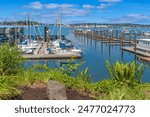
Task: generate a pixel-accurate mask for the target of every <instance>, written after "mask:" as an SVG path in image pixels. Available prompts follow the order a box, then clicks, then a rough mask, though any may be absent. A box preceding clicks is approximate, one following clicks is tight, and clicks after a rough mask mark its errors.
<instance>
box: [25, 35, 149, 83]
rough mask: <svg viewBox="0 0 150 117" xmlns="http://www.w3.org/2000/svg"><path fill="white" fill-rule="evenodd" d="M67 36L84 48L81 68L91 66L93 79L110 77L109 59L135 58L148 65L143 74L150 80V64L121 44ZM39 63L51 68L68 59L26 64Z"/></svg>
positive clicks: (127, 59) (123, 59) (111, 61)
mask: <svg viewBox="0 0 150 117" xmlns="http://www.w3.org/2000/svg"><path fill="white" fill-rule="evenodd" d="M67 38H68V39H70V40H71V41H72V42H73V44H74V45H75V46H76V47H79V48H82V49H83V50H84V52H85V54H84V57H83V61H84V64H83V66H82V67H81V69H85V68H86V67H88V68H89V73H90V74H91V75H92V77H91V81H93V82H96V81H100V80H103V79H104V78H108V77H109V73H108V70H107V67H106V64H105V62H106V60H109V61H110V63H115V62H116V61H117V60H118V61H123V62H132V61H134V60H135V61H138V62H139V63H143V64H145V65H147V68H146V70H145V73H144V76H143V81H144V82H150V79H149V75H150V67H149V66H150V64H149V63H146V62H142V61H139V59H138V56H136V55H134V54H132V53H129V52H126V51H123V50H122V49H121V47H120V46H110V45H108V44H107V43H101V42H100V41H98V40H94V39H92V38H87V37H83V36H77V35H74V34H72V33H71V34H69V35H68V37H67ZM80 61H81V60H76V61H75V63H79V62H80ZM37 63H40V64H45V63H46V64H47V65H48V66H49V67H51V68H59V67H61V66H62V65H63V64H66V63H67V60H42V61H31V62H30V61H28V62H26V64H25V65H26V66H30V67H32V66H33V65H34V64H37Z"/></svg>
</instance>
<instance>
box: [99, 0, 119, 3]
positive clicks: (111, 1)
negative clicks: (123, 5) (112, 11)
mask: <svg viewBox="0 0 150 117" xmlns="http://www.w3.org/2000/svg"><path fill="white" fill-rule="evenodd" d="M99 2H109V3H118V2H122V0H99Z"/></svg>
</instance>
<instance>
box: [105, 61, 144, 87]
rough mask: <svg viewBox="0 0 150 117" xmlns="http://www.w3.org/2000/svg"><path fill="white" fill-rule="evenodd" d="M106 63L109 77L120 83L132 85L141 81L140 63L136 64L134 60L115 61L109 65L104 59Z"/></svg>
mask: <svg viewBox="0 0 150 117" xmlns="http://www.w3.org/2000/svg"><path fill="white" fill-rule="evenodd" d="M106 65H107V68H108V71H109V73H110V77H111V79H113V80H115V81H116V82H117V83H119V84H120V85H122V84H128V85H130V86H134V85H136V84H139V83H140V82H141V78H142V75H143V73H144V68H143V67H142V66H143V65H142V64H141V65H138V64H137V63H136V62H132V63H122V62H118V61H117V62H116V63H115V64H113V65H110V63H109V62H108V61H106Z"/></svg>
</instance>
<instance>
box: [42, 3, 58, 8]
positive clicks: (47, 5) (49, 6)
mask: <svg viewBox="0 0 150 117" xmlns="http://www.w3.org/2000/svg"><path fill="white" fill-rule="evenodd" d="M44 6H45V7H46V8H48V9H54V8H58V7H59V5H58V4H54V3H51V4H45V5H44Z"/></svg>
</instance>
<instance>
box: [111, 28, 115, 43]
mask: <svg viewBox="0 0 150 117" xmlns="http://www.w3.org/2000/svg"><path fill="white" fill-rule="evenodd" d="M111 38H112V41H113V40H114V31H113V30H112V37H111Z"/></svg>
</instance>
